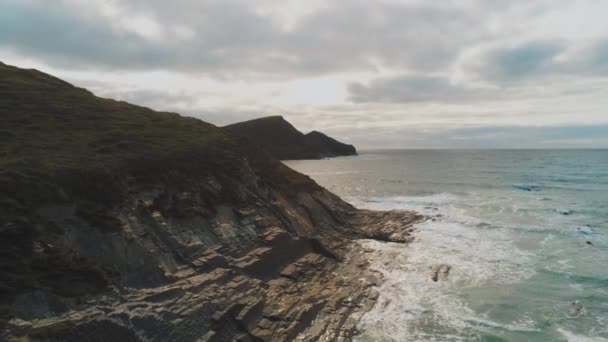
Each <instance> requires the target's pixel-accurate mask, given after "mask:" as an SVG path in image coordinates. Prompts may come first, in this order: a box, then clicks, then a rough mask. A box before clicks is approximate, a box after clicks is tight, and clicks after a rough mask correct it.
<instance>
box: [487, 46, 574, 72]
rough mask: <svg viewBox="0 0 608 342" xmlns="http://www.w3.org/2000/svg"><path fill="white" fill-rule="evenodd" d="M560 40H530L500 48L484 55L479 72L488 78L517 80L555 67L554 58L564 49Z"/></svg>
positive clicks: (550, 70) (552, 69) (549, 70)
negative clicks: (518, 44) (513, 46)
mask: <svg viewBox="0 0 608 342" xmlns="http://www.w3.org/2000/svg"><path fill="white" fill-rule="evenodd" d="M564 49H565V45H564V44H563V43H561V42H545V41H536V42H530V43H527V44H524V45H521V46H517V47H515V48H500V49H496V50H493V51H491V52H490V53H489V54H488V55H487V56H485V61H484V62H485V64H484V65H482V66H481V68H480V70H478V72H479V73H481V74H482V75H483V77H484V78H485V79H488V80H517V79H521V78H530V77H533V76H535V75H538V74H543V73H550V72H552V71H554V69H555V62H554V58H555V57H557V56H558V55H559V54H560V52H562V51H564Z"/></svg>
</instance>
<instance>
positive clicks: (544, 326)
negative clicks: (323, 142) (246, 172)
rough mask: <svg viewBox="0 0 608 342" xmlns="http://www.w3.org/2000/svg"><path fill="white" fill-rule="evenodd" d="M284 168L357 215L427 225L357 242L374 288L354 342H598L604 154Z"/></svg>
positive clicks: (502, 153) (607, 203)
mask: <svg viewBox="0 0 608 342" xmlns="http://www.w3.org/2000/svg"><path fill="white" fill-rule="evenodd" d="M286 164H287V165H289V166H290V167H292V168H293V169H295V170H298V171H300V172H302V173H304V174H307V175H309V176H310V177H312V178H313V179H314V180H315V181H317V182H318V183H319V184H321V185H322V186H324V187H326V188H327V189H329V190H330V191H332V192H334V193H336V194H337V195H339V196H341V197H342V198H344V199H345V200H347V201H349V202H350V203H352V204H353V205H355V206H356V207H359V208H368V209H379V210H389V209H411V210H416V211H419V212H420V213H423V214H425V215H426V216H427V217H428V219H426V220H424V221H423V222H420V223H418V224H416V226H415V227H416V232H415V233H414V234H415V240H414V242H412V243H410V244H397V243H384V242H379V241H371V240H364V241H362V243H363V244H364V245H365V246H366V247H367V248H369V249H370V250H371V252H370V253H368V255H369V257H370V261H371V267H372V268H373V269H375V270H377V271H379V272H381V273H382V274H383V275H384V281H383V283H381V284H380V285H379V286H378V291H379V293H380V297H379V299H378V302H377V304H376V305H375V307H374V308H373V309H372V310H371V311H369V312H368V313H366V314H365V315H364V316H363V318H362V320H361V323H360V325H359V330H360V334H359V335H358V336H357V340H358V341H608V150H390V151H369V152H364V153H361V154H360V155H359V156H356V157H343V158H335V159H326V160H303V161H287V162H286ZM439 265H447V266H449V267H450V271H449V273H448V275H447V276H445V277H442V278H440V279H439V280H438V281H434V280H433V279H431V278H432V277H431V274H432V270H433V269H436V268H437V267H438V266H439Z"/></svg>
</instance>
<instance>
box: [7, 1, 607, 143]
mask: <svg viewBox="0 0 608 342" xmlns="http://www.w3.org/2000/svg"><path fill="white" fill-rule="evenodd" d="M607 13H608V1H605V0H536V1H534V0H521V1H519V0H511V1H509V0H485V1H482V0H443V1H422V0H377V1H371V0H367V1H358V0H333V1H320V0H307V1H303V0H282V1H270V0H258V1H254V0H173V1H167V0H54V1H50V0H0V61H2V62H4V63H6V64H11V65H16V66H19V67H25V68H36V69H39V70H42V71H44V72H48V73H51V74H53V75H55V76H58V77H60V78H63V79H65V80H67V81H69V82H71V83H73V84H75V85H77V86H80V87H85V88H87V89H89V90H91V91H92V92H93V93H95V94H96V95H98V96H102V97H108V98H114V99H120V100H125V101H129V102H131V103H135V104H139V105H144V106H147V107H151V108H153V109H156V110H166V111H175V112H178V113H181V114H183V115H188V116H194V117H197V118H200V119H202V120H205V121H208V122H211V123H213V124H216V125H225V124H229V123H233V122H237V121H242V120H248V119H252V118H256V117H263V116H269V115H283V116H284V117H285V118H286V119H287V120H288V121H290V122H291V123H292V124H294V126H296V127H297V128H298V129H300V130H302V131H304V132H307V131H310V130H313V129H316V130H320V131H323V132H325V133H327V134H329V135H331V136H333V137H335V138H337V139H339V140H342V141H345V142H348V143H353V144H355V145H356V146H357V147H358V148H359V149H366V148H587V147H593V148H598V147H608V113H607V112H606V108H608V20H606V14H607Z"/></svg>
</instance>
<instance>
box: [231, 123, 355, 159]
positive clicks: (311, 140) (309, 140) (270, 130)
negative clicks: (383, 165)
mask: <svg viewBox="0 0 608 342" xmlns="http://www.w3.org/2000/svg"><path fill="white" fill-rule="evenodd" d="M224 129H225V130H227V131H229V132H230V133H232V134H234V135H237V136H241V137H245V138H247V139H249V141H250V142H252V143H253V144H256V145H258V146H259V147H261V148H262V149H264V150H266V151H267V152H268V153H270V154H271V155H272V156H273V157H275V158H277V159H281V160H286V159H321V158H328V157H337V156H350V155H356V154H357V151H356V150H355V147H354V146H352V145H347V144H343V143H341V142H339V141H337V140H335V139H333V138H330V137H328V136H327V135H325V134H323V133H321V132H317V131H313V132H310V133H308V134H306V135H305V134H303V133H302V132H300V131H298V130H297V129H296V128H295V127H293V126H292V125H291V124H290V123H289V122H287V121H286V120H285V119H284V118H283V117H282V116H269V117H265V118H260V119H254V120H249V121H244V122H239V123H235V124H232V125H228V126H225V127H224Z"/></svg>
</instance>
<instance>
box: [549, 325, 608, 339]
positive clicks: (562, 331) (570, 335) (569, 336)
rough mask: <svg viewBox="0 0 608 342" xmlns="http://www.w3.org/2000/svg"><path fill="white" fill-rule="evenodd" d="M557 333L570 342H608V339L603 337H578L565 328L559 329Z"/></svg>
mask: <svg viewBox="0 0 608 342" xmlns="http://www.w3.org/2000/svg"><path fill="white" fill-rule="evenodd" d="M557 331H558V332H559V333H560V334H562V336H564V337H565V338H566V340H567V341H568V342H608V339H605V338H602V337H588V336H583V335H577V334H575V333H573V332H570V331H568V330H566V329H563V328H558V329H557Z"/></svg>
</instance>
